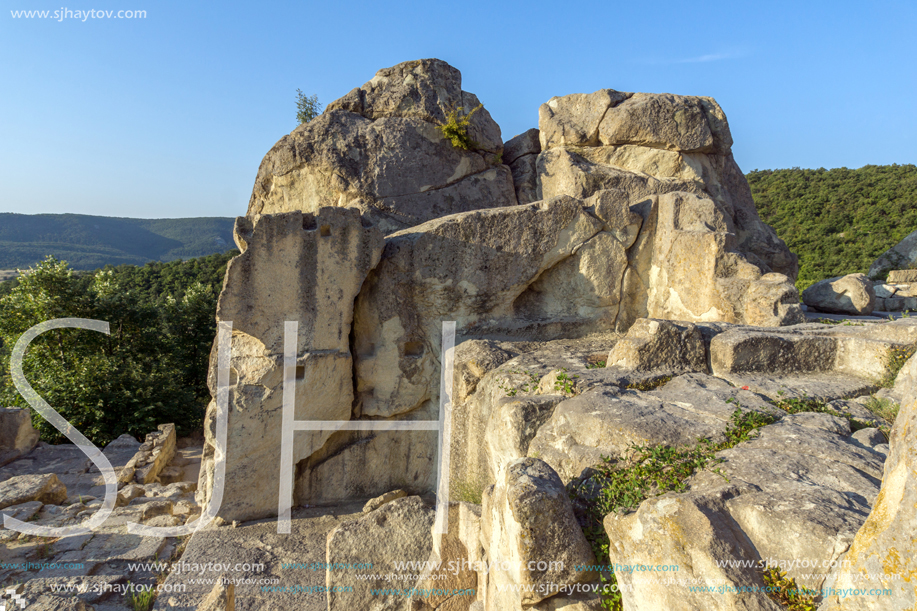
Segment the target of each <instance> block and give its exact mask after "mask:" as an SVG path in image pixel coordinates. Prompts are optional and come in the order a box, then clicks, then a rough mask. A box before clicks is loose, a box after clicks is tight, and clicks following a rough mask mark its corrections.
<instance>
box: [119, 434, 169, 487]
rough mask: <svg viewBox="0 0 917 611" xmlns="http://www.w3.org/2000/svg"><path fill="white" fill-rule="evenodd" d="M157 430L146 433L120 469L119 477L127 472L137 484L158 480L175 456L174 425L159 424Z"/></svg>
mask: <svg viewBox="0 0 917 611" xmlns="http://www.w3.org/2000/svg"><path fill="white" fill-rule="evenodd" d="M157 428H158V429H159V430H158V431H155V432H152V433H147V436H146V439H145V440H144V442H143V445H141V446H140V448H139V449H138V450H137V454H135V455H134V457H133V458H132V459H131V460H130V461H129V462H128V463H127V465H125V467H124V469H122V470H121V477H124V476H125V475H127V474H128V473H132V475H131V476H130V477H131V478H132V479H133V481H135V482H137V483H138V484H141V485H143V484H149V483H152V482H155V481H159V474H160V473H162V470H163V469H165V467H166V465H168V464H169V463H170V462H171V461H172V457H173V456H175V425H174V424H160V425H159V426H158V427H157Z"/></svg>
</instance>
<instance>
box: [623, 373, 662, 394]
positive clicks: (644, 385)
mask: <svg viewBox="0 0 917 611" xmlns="http://www.w3.org/2000/svg"><path fill="white" fill-rule="evenodd" d="M671 381H672V376H662V377H658V378H651V379H649V380H642V381H640V382H631V383H630V384H628V385H627V388H628V390H642V391H644V392H645V391H649V390H656V389H657V388H659V387H661V386H665V385H666V384H668V383H669V382H671Z"/></svg>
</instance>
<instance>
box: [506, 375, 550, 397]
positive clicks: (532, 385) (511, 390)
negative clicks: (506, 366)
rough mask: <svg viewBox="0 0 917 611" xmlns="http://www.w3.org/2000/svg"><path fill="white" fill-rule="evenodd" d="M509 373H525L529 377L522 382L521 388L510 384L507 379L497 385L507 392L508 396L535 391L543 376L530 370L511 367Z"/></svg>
mask: <svg viewBox="0 0 917 611" xmlns="http://www.w3.org/2000/svg"><path fill="white" fill-rule="evenodd" d="M507 373H513V374H524V375H526V376H527V377H528V379H527V380H526V381H525V382H523V383H522V385H521V386H519V388H516V387H515V386H512V385H510V384H509V382H508V381H507V380H503V381H502V382H500V384H498V385H497V388H499V389H500V390H502V391H503V392H505V393H506V396H507V397H515V396H516V395H517V394H518V393H519V392H526V393H527V392H535V391H536V390H537V389H538V384H539V382H540V381H541V378H539V377H538V375H537V374H535V373H532V372H531V371H529V370H527V369H526V370H525V371H516V370H515V369H510V370H509V371H507Z"/></svg>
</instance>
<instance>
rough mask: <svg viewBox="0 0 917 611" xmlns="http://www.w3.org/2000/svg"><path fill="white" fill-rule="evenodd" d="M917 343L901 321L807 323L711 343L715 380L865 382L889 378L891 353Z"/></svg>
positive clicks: (750, 330)
mask: <svg viewBox="0 0 917 611" xmlns="http://www.w3.org/2000/svg"><path fill="white" fill-rule="evenodd" d="M914 343H917V324H915V323H912V322H911V319H900V320H897V321H893V322H886V323H880V324H874V325H862V326H853V325H851V326H846V325H820V324H817V323H810V324H806V325H796V326H793V327H786V328H781V329H759V328H754V327H731V328H729V329H726V330H724V332H722V333H720V334H718V335H716V336H715V337H713V338H712V339H711V340H710V365H711V368H712V370H713V374H714V375H716V376H720V377H727V378H730V379H731V377H730V376H731V374H736V373H758V374H763V375H774V374H784V375H789V376H792V375H798V374H802V373H815V372H818V373H836V374H843V375H846V376H848V377H851V378H858V379H860V380H869V381H870V382H871V383H875V381H876V380H877V379H880V378H883V377H885V376H886V375H887V374H888V371H889V370H888V355H889V350H891V349H898V348H903V347H906V346H910V345H913V344H914Z"/></svg>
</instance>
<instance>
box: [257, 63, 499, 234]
mask: <svg viewBox="0 0 917 611" xmlns="http://www.w3.org/2000/svg"><path fill="white" fill-rule="evenodd" d="M461 84H462V78H461V73H460V72H459V71H458V70H456V69H455V68H453V67H452V66H450V65H448V64H446V63H445V62H443V61H440V60H437V59H424V60H418V61H411V62H404V63H401V64H398V65H397V66H393V67H391V68H385V69H382V70H380V71H378V72H377V73H376V76H375V77H374V78H373V79H372V80H371V81H369V82H367V83H366V84H364V85H363V86H362V87H361V88H359V89H354V90H352V91H351V92H350V93H348V94H347V95H346V96H344V97H343V98H341V99H339V100H336V101H335V102H332V103H331V104H329V105H328V107H327V109H326V111H325V112H324V113H322V114H321V115H320V116H318V117H316V118H315V119H313V120H312V121H310V122H308V123H306V124H303V125H301V126H299V127H298V128H296V129H295V130H293V132H292V133H290V134H289V135H287V136H284V137H283V138H281V139H280V141H279V142H277V144H275V145H274V147H273V148H272V149H271V150H270V151H269V152H268V153H267V155H265V157H264V160H263V161H262V162H261V166H260V168H259V169H258V176H257V177H256V179H255V186H254V189H253V191H252V196H251V200H250V202H249V207H248V214H249V216H251V215H254V214H274V213H278V212H290V211H293V210H300V211H303V212H316V211H318V209H319V208H321V207H322V206H348V207H353V208H356V209H358V210H360V211H361V213H363V215H364V216H365V218H366V219H367V220H370V221H371V222H372V223H374V224H375V225H377V226H378V227H379V228H380V229H381V230H382V231H383V232H384V233H386V234H387V233H391V232H393V231H397V230H398V229H404V228H406V227H410V226H413V225H417V224H420V223H423V222H425V221H429V220H431V219H434V218H438V217H441V216H446V215H449V214H453V213H457V212H464V211H467V210H473V209H477V208H493V207H499V206H513V205H515V204H516V196H515V193H514V189H513V180H512V176H511V173H510V169H509V168H508V167H507V166H505V165H502V164H500V163H499V162H498V157H497V155H499V154H500V153H501V152H502V150H503V141H502V139H501V136H500V128H499V127H498V126H497V124H496V123H495V122H494V121H493V119H492V118H491V117H490V114H489V113H488V112H487V109H485V108H481V109H479V110H477V111H476V112H475V113H474V114H473V115H472V116H471V124H470V125H469V126H468V135H469V137H470V138H471V139H472V140H473V141H474V142H475V143H476V147H475V149H474V150H469V151H466V150H462V149H460V148H456V147H454V146H452V144H451V143H450V142H449V140H446V139H445V138H444V136H443V134H442V133H441V132H440V131H439V130H438V129H437V126H438V125H440V124H442V123H444V122H445V121H446V118H447V115H448V113H449V112H450V111H453V110H456V111H458V112H459V113H460V114H466V113H469V112H471V111H472V110H473V109H474V108H476V107H477V106H478V105H479V101H478V98H477V97H476V96H475V95H474V94H472V93H468V92H467V91H462V89H461ZM459 108H461V110H458V109H459Z"/></svg>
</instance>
